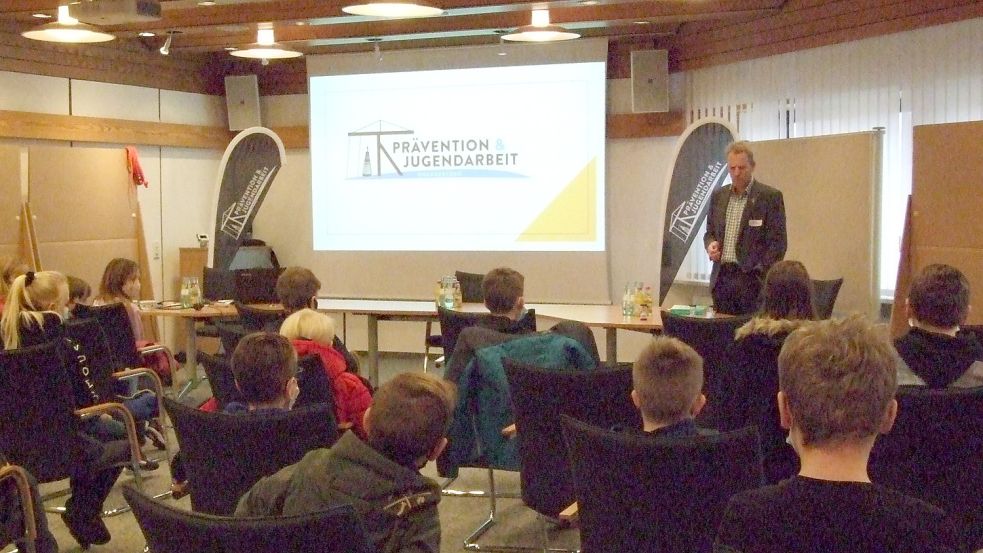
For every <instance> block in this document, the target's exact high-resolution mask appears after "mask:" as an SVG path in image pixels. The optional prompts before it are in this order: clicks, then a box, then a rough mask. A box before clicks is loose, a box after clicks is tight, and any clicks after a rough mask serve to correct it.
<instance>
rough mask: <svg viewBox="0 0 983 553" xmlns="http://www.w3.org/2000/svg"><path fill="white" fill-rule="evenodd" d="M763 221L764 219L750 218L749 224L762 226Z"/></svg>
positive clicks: (750, 225)
mask: <svg viewBox="0 0 983 553" xmlns="http://www.w3.org/2000/svg"><path fill="white" fill-rule="evenodd" d="M762 223H763V221H762V220H761V219H749V220H748V222H747V226H749V227H760V226H761V225H762Z"/></svg>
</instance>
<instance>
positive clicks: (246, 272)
mask: <svg viewBox="0 0 983 553" xmlns="http://www.w3.org/2000/svg"><path fill="white" fill-rule="evenodd" d="M282 272H283V269H280V268H275V269H269V268H267V269H241V270H238V271H235V279H236V297H235V299H236V300H237V301H239V302H241V303H276V302H278V301H280V300H279V298H277V295H276V280H277V279H278V278H280V273H282Z"/></svg>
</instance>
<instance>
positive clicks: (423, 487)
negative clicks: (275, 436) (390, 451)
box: [235, 432, 440, 553]
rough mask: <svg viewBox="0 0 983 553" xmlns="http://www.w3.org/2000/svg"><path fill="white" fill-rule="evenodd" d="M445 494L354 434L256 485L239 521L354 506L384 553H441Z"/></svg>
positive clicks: (240, 509)
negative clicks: (442, 497)
mask: <svg viewBox="0 0 983 553" xmlns="http://www.w3.org/2000/svg"><path fill="white" fill-rule="evenodd" d="M439 502H440V488H439V487H438V486H437V483H436V482H434V481H433V480H431V479H429V478H426V477H424V476H421V475H420V473H419V472H417V471H415V470H412V469H410V468H408V467H405V466H403V465H400V464H398V463H396V462H394V461H392V460H390V459H389V458H388V457H385V456H384V455H382V454H381V453H379V452H378V451H376V450H375V449H373V448H372V447H370V446H369V445H368V444H366V443H364V442H362V441H361V440H360V439H358V437H356V436H355V435H354V434H352V433H351V432H346V433H345V434H343V435H342V436H341V438H340V439H339V440H338V442H337V443H335V445H333V446H331V448H330V449H316V450H314V451H311V452H310V453H308V454H307V455H305V456H304V458H303V459H301V460H300V462H299V463H297V464H294V465H290V466H288V467H285V468H283V469H281V470H280V471H279V472H277V473H276V474H273V475H271V476H267V477H265V478H263V479H262V480H260V481H259V482H257V483H256V484H255V485H253V487H252V488H251V489H250V490H249V491H248V492H246V494H245V495H243V496H242V498H241V499H240V500H239V506H238V507H237V508H236V512H235V514H236V515H237V516H276V515H288V516H289V515H300V514H307V513H313V512H316V511H321V510H324V509H329V508H331V507H334V506H337V505H340V504H346V503H350V504H352V505H353V506H354V507H355V510H356V511H357V512H358V514H359V515H360V516H361V517H362V520H363V521H364V523H365V528H366V529H367V531H368V533H369V539H370V541H371V542H372V543H374V544H375V546H376V549H377V550H378V551H379V552H380V553H396V552H400V553H417V552H420V553H438V552H439V551H440V520H439V519H438V516H437V503H439Z"/></svg>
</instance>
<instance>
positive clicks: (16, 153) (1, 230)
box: [0, 146, 23, 253]
mask: <svg viewBox="0 0 983 553" xmlns="http://www.w3.org/2000/svg"><path fill="white" fill-rule="evenodd" d="M0 167H2V168H3V171H0V245H2V246H5V247H7V246H9V247H13V248H14V252H12V253H17V250H18V249H19V248H20V237H21V232H20V218H19V216H20V209H21V203H22V202H23V200H22V198H21V182H20V178H21V171H20V147H18V146H0ZM8 253H10V252H8Z"/></svg>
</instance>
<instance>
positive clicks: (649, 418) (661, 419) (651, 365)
mask: <svg viewBox="0 0 983 553" xmlns="http://www.w3.org/2000/svg"><path fill="white" fill-rule="evenodd" d="M631 380H632V386H633V389H632V391H631V401H632V403H634V404H635V407H638V410H639V412H640V413H641V415H642V425H643V428H642V430H644V431H645V432H647V433H649V434H651V435H652V436H655V437H658V438H692V437H695V436H701V435H712V434H716V431H714V430H708V429H703V428H700V427H698V426H697V425H696V422H695V421H694V420H693V419H694V418H695V417H696V416H697V415H699V414H700V411H701V410H702V409H703V406H705V405H706V403H707V398H706V396H705V395H703V392H702V390H703V358H701V357H700V354H698V353H696V351H695V350H693V348H691V347H689V346H688V345H686V344H684V343H683V342H682V341H680V340H678V339H676V338H668V337H657V338H654V339H653V340H652V341H651V342H650V343H649V345H648V346H646V347H645V349H643V350H642V353H641V354H640V355H639V356H638V360H636V361H635V364H634V365H633V366H632V371H631Z"/></svg>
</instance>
